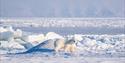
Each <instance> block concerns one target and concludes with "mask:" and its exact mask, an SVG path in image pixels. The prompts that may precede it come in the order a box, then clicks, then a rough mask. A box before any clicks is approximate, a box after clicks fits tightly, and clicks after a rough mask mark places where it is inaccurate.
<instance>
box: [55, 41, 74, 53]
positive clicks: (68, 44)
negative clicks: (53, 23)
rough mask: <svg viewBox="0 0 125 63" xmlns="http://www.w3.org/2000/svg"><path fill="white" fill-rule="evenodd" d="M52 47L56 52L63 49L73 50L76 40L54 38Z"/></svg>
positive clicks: (66, 50)
mask: <svg viewBox="0 0 125 63" xmlns="http://www.w3.org/2000/svg"><path fill="white" fill-rule="evenodd" d="M54 47H55V51H56V52H59V51H60V50H64V51H65V52H74V51H76V41H75V40H74V39H70V40H66V39H56V40H55V42H54Z"/></svg>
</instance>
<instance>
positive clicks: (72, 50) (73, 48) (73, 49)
mask: <svg viewBox="0 0 125 63" xmlns="http://www.w3.org/2000/svg"><path fill="white" fill-rule="evenodd" d="M75 51H76V45H75V44H72V45H71V48H70V52H75Z"/></svg>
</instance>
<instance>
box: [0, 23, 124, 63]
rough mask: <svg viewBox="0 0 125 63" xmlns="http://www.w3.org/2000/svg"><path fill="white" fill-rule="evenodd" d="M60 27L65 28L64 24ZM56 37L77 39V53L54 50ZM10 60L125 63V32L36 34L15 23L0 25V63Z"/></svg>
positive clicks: (54, 62)
mask: <svg viewBox="0 0 125 63" xmlns="http://www.w3.org/2000/svg"><path fill="white" fill-rule="evenodd" d="M2 22H3V21H2ZM53 23H55V21H54V22H53ZM64 23H65V21H64ZM6 24H8V23H6ZM4 25H5V23H4ZM15 25H16V24H15ZM15 25H14V26H15ZM18 25H19V24H18ZM51 26H55V24H54V25H51ZM57 26H58V25H57ZM59 26H60V25H59ZM61 26H62V27H63V25H61ZM67 26H68V25H67ZM79 26H81V25H79ZM33 27H34V26H33ZM36 27H39V26H36ZM113 27H114V25H113ZM116 27H121V28H122V27H124V24H123V23H122V25H119V26H116ZM31 28H32V26H31ZM27 29H28V28H27ZM28 30H30V29H28ZM30 31H31V30H30ZM37 31H39V30H37ZM57 38H61V39H62V38H63V39H65V38H66V39H71V38H74V39H75V40H76V41H78V42H77V44H76V45H77V51H76V52H74V53H66V52H64V51H61V52H59V53H55V52H54V51H53V49H54V45H53V44H54V40H55V39H57ZM17 60H18V61H17ZM90 60H91V61H90ZM10 62H12V63H31V62H33V63H34V62H35V63H125V34H123V33H121V34H114V35H110V34H101V35H99V34H81V33H76V34H68V35H63V34H60V33H57V32H52V31H46V33H42V32H41V33H34V32H32V31H31V32H27V31H25V30H23V29H21V28H19V29H17V28H14V27H12V26H0V63H10Z"/></svg>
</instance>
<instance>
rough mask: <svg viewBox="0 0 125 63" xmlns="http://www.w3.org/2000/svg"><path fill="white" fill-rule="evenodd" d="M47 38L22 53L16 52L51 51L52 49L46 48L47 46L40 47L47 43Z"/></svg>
mask: <svg viewBox="0 0 125 63" xmlns="http://www.w3.org/2000/svg"><path fill="white" fill-rule="evenodd" d="M48 41H49V40H46V41H44V42H42V43H40V44H38V45H36V46H34V47H32V48H30V49H28V50H27V51H26V52H22V53H17V54H25V53H33V52H53V51H54V49H48V48H44V47H43V48H41V47H42V46H44V45H46V44H47V43H48Z"/></svg>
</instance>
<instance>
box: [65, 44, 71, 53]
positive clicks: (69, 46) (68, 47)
mask: <svg viewBox="0 0 125 63" xmlns="http://www.w3.org/2000/svg"><path fill="white" fill-rule="evenodd" d="M70 49H71V45H70V44H67V45H65V52H70Z"/></svg>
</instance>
